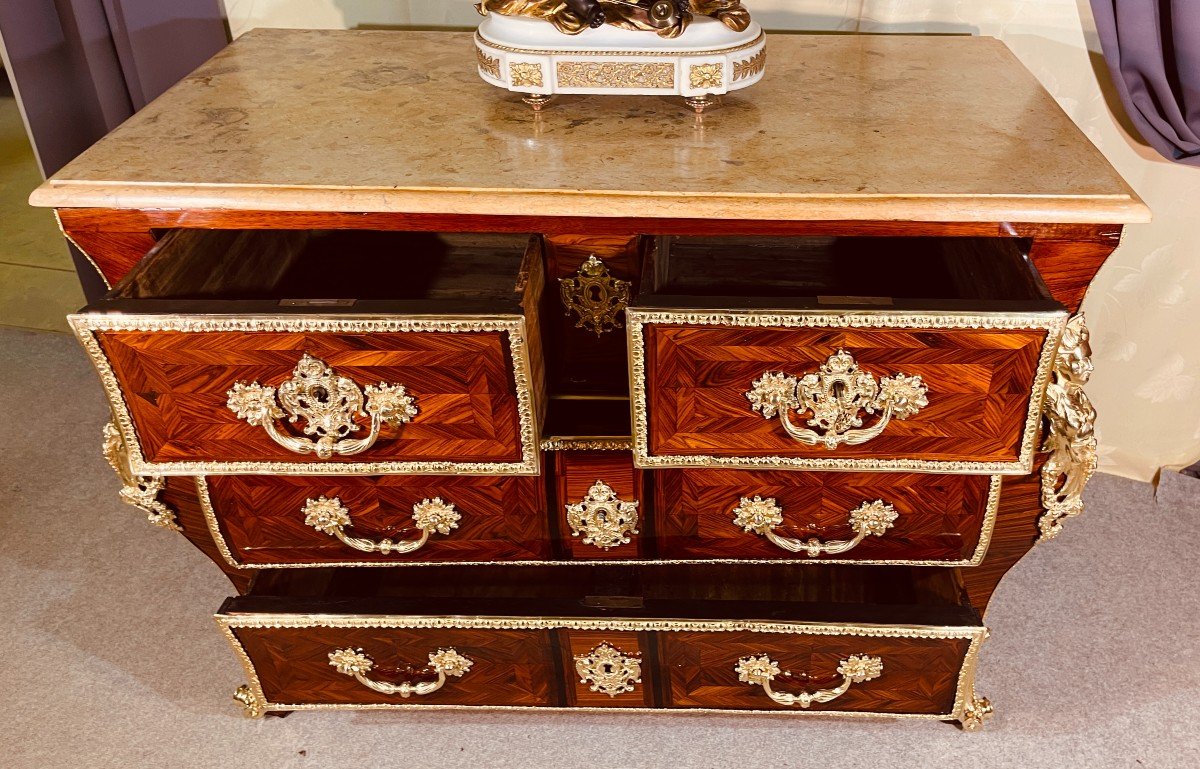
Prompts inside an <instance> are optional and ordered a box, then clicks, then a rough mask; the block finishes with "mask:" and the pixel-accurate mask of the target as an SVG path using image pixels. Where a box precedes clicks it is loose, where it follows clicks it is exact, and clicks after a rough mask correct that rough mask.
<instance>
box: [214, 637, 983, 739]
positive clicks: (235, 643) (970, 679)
mask: <svg viewBox="0 0 1200 769" xmlns="http://www.w3.org/2000/svg"><path fill="white" fill-rule="evenodd" d="M214 619H215V620H216V623H217V627H218V628H220V630H221V632H222V633H223V634H224V635H225V638H226V640H227V641H228V642H229V644H230V646H231V647H232V648H233V651H234V654H235V655H236V656H237V658H238V661H239V662H241V664H242V669H243V670H244V671H245V673H246V679H247V681H248V683H247V684H246V685H245V686H243V687H239V689H238V694H236V695H235V697H234V698H235V699H236V700H237V701H238V702H239V703H241V704H242V706H243V708H244V710H245V713H246V715H248V716H251V717H261V716H263V715H265V714H266V713H267V712H272V711H282V712H286V711H293V710H391V709H403V708H430V709H441V710H460V709H476V710H478V709H484V710H524V711H530V710H535V711H568V712H570V711H574V712H581V711H582V712H589V711H592V710H596V711H597V712H608V713H611V712H612V711H611V710H608V709H593V708H585V707H573V708H559V707H536V706H511V705H510V706H504V705H493V706H478V705H418V704H403V703H378V704H376V703H369V704H363V705H356V704H343V703H302V704H282V703H274V702H270V701H269V700H268V699H267V696H266V694H265V693H264V691H263V688H262V681H261V679H260V678H259V676H258V671H257V669H256V668H255V667H254V662H253V660H251V659H250V655H249V654H248V653H247V652H246V649H245V647H244V646H243V645H242V642H241V641H240V640H239V639H238V637H237V634H236V632H235V631H236V630H238V629H242V628H247V629H266V628H292V629H295V628H374V629H420V628H454V629H467V630H545V629H559V628H562V629H567V630H600V631H610V632H617V631H634V632H651V631H653V632H674V631H689V632H749V633H783V634H795V635H817V636H833V635H841V636H853V637H864V638H930V639H939V640H941V639H969V640H970V645H969V646H968V647H967V652H966V654H965V655H964V658H963V662H962V666H961V667H960V668H959V671H958V681H957V684H956V687H955V694H954V704H953V705H952V706H951V709H950V712H948V713H885V712H866V711H837V710H817V711H810V710H795V711H779V710H720V709H715V708H686V709H683V708H679V709H670V710H665V709H661V708H622V710H623V711H626V710H628V711H632V712H646V713H673V714H679V713H714V714H715V713H721V714H726V715H732V714H738V713H743V714H748V715H749V714H765V713H772V714H776V715H778V714H780V713H790V714H793V715H815V716H840V717H850V718H920V719H927V720H936V721H959V722H961V723H962V724H963V728H964V729H966V730H968V731H971V730H973V729H974V728H977V726H978V723H976V725H975V726H972V721H973V719H975V718H976V717H977V716H978V717H979V718H980V722H981V719H982V715H981V713H980V706H981V704H984V705H986V708H987V713H990V711H991V707H990V704H987V701H986V700H985V699H982V698H979V697H977V696H976V694H975V674H976V670H977V668H978V663H979V649H980V646H981V645H982V644H983V641H984V640H985V639H986V638H987V637H988V629H987V628H986V627H983V626H963V627H951V626H941V627H934V626H915V625H865V624H864V625H837V624H815V623H782V622H754V621H730V620H651V619H620V618H612V619H583V618H550V617H538V618H506V617H416V616H366V615H270V614H236V615H233V614H217V615H215V616H214Z"/></svg>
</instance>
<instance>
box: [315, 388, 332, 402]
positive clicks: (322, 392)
mask: <svg viewBox="0 0 1200 769" xmlns="http://www.w3.org/2000/svg"><path fill="white" fill-rule="evenodd" d="M312 396H313V397H314V398H316V399H317V402H318V403H328V402H329V391H328V390H326V389H325V388H324V387H321V386H320V385H318V386H316V387H314V388H313V389H312Z"/></svg>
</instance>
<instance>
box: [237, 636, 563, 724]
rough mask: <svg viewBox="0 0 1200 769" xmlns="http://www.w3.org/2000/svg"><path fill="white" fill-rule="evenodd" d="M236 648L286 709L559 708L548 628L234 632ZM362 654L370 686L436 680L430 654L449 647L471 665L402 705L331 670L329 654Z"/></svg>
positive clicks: (270, 695)
mask: <svg viewBox="0 0 1200 769" xmlns="http://www.w3.org/2000/svg"><path fill="white" fill-rule="evenodd" d="M234 632H235V634H236V637H237V640H238V642H240V644H241V645H242V647H243V648H244V649H245V651H246V653H247V654H248V655H249V656H250V658H251V659H252V660H253V661H254V665H255V670H256V671H257V673H258V680H259V683H260V685H261V686H262V691H263V694H264V695H265V696H266V698H267V700H268V701H270V702H274V703H285V704H289V705H315V704H321V705H371V704H401V703H403V704H421V705H510V706H524V707H535V706H539V705H542V706H544V705H556V704H559V699H558V697H559V694H558V686H557V680H558V672H557V667H556V666H555V660H554V656H555V652H554V650H553V647H552V644H551V636H550V632H549V631H547V630H462V629H456V630H446V629H438V628H430V629H416V630H414V629H406V628H347V627H339V628H329V627H308V628H239V629H237V630H235V631H234ZM345 648H353V649H362V650H363V652H364V653H365V654H367V655H368V656H369V657H370V658H371V660H372V661H373V662H374V663H375V667H374V669H373V670H371V671H370V674H369V675H370V678H371V679H373V680H378V681H383V682H391V683H404V682H413V683H416V682H420V681H427V680H434V679H436V674H430V672H429V671H428V670H426V668H427V666H428V659H429V654H430V653H431V652H436V651H438V650H439V649H445V648H453V649H454V650H455V651H457V652H458V653H459V654H461V655H463V656H464V657H466V658H467V659H468V660H470V661H471V668H470V670H469V671H467V673H465V674H464V675H463V676H461V677H449V678H448V680H447V682H446V684H445V685H444V686H443V687H442V688H441V689H439V690H438V691H435V692H433V693H432V694H426V695H423V696H414V697H412V698H410V699H407V700H406V699H404V698H402V697H401V696H399V695H388V694H382V693H379V692H376V691H373V690H371V689H369V688H368V687H366V686H364V685H363V684H361V683H359V682H358V681H357V680H355V679H354V678H352V677H351V676H347V675H343V674H341V673H339V672H338V671H337V670H336V669H335V668H334V667H333V666H332V665H330V664H329V654H330V652H333V651H336V650H339V649H345Z"/></svg>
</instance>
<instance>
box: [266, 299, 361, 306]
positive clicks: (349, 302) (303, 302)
mask: <svg viewBox="0 0 1200 769" xmlns="http://www.w3.org/2000/svg"><path fill="white" fill-rule="evenodd" d="M356 304H358V300H357V299H280V300H279V306H280V307H353V306H354V305H356Z"/></svg>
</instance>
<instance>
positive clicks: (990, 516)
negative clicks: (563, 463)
mask: <svg viewBox="0 0 1200 769" xmlns="http://www.w3.org/2000/svg"><path fill="white" fill-rule="evenodd" d="M1002 484H1003V476H1000V475H993V476H992V477H991V479H990V482H989V485H988V498H987V509H986V510H985V512H984V517H983V527H982V529H981V531H980V533H979V541H978V542H977V543H976V545H975V551H974V552H973V553H972V554H971V557H970V558H969V559H959V560H946V561H934V560H911V559H907V560H906V559H902V558H897V559H878V560H863V559H853V558H837V559H834V558H805V559H803V560H800V559H795V558H787V557H780V558H769V559H768V558H688V559H656V560H644V559H621V560H620V561H611V560H607V561H606V560H586V559H580V560H564V561H518V560H504V561H412V560H405V561H395V560H378V561H339V562H326V561H310V562H306V563H252V564H247V563H242V562H241V561H239V560H238V559H237V558H236V557H235V556H234V554H233V551H232V549H231V548H230V547H229V543H228V541H227V540H226V539H225V535H224V533H223V532H222V531H221V524H220V521H219V520H218V518H217V513H216V511H215V510H214V508H213V504H212V497H211V495H210V493H209V488H208V480H207V479H206V478H204V477H203V476H200V477H197V478H196V492H197V495H198V497H199V500H200V510H201V512H202V513H203V515H204V521H205V523H206V524H207V525H208V530H209V533H210V534H211V535H212V538H213V541H214V542H215V543H216V545H217V550H218V552H220V553H221V557H222V558H223V559H224V560H225V562H226V563H227V564H229V565H230V566H232V567H234V568H235V569H243V570H250V571H254V570H257V569H321V568H333V567H380V566H446V565H450V564H453V565H455V566H601V565H603V566H611V565H614V564H620V565H626V566H636V565H647V566H652V565H655V564H659V565H662V564H702V563H720V564H768V565H769V564H778V565H789V564H797V563H806V564H811V565H814V566H821V565H829V564H845V565H874V566H932V567H949V566H978V565H979V564H981V563H983V559H984V556H986V555H987V552H988V548H989V547H990V545H991V541H992V533H993V531H994V530H995V526H996V516H997V514H998V512H999V509H1000V489H1001V486H1002Z"/></svg>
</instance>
